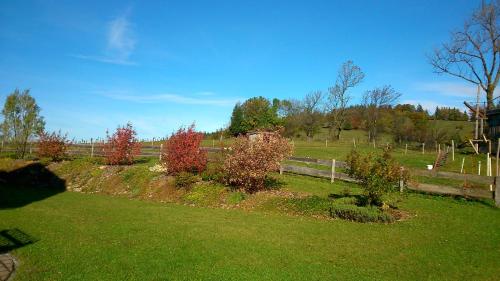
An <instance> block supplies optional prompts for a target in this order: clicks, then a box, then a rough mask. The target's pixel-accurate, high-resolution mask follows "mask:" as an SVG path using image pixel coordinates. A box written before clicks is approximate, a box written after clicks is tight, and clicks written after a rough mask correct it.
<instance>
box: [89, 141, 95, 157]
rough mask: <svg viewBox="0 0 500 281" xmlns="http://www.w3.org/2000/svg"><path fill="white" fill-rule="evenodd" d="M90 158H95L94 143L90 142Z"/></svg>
mask: <svg viewBox="0 0 500 281" xmlns="http://www.w3.org/2000/svg"><path fill="white" fill-rule="evenodd" d="M90 157H94V143H93V142H92V140H90Z"/></svg>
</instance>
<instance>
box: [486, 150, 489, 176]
mask: <svg viewBox="0 0 500 281" xmlns="http://www.w3.org/2000/svg"><path fill="white" fill-rule="evenodd" d="M489 175H490V154H489V153H486V176H489Z"/></svg>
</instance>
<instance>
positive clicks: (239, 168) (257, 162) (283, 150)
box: [223, 132, 292, 192]
mask: <svg viewBox="0 0 500 281" xmlns="http://www.w3.org/2000/svg"><path fill="white" fill-rule="evenodd" d="M291 153H292V146H291V144H289V142H288V141H287V140H286V139H285V138H283V137H282V136H281V135H280V134H279V133H277V132H276V133H266V134H264V133H263V134H262V135H257V137H255V138H252V139H250V138H248V137H243V136H241V137H238V138H236V140H235V141H234V142H233V144H232V145H231V148H230V153H229V155H228V156H227V157H226V159H225V161H224V167H223V170H224V173H225V175H226V182H227V183H228V184H230V185H234V186H237V187H240V188H243V189H244V190H245V191H247V192H255V191H258V190H262V189H264V188H265V187H266V185H265V181H266V177H267V176H268V174H269V172H271V171H277V170H278V169H279V167H280V162H281V161H283V160H284V159H285V158H286V157H288V156H290V155H291Z"/></svg>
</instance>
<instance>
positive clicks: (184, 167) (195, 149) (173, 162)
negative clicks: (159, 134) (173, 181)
mask: <svg viewBox="0 0 500 281" xmlns="http://www.w3.org/2000/svg"><path fill="white" fill-rule="evenodd" d="M202 140H203V133H200V132H196V131H195V129H194V124H193V125H191V126H190V127H188V128H187V129H185V128H180V129H179V130H177V132H176V133H174V134H172V136H171V137H170V138H169V139H168V140H167V142H166V143H165V146H164V149H163V151H162V161H163V162H164V164H165V166H166V167H168V172H169V173H171V174H174V175H175V174H178V173H181V172H191V173H201V172H202V171H204V170H205V168H206V166H207V152H206V151H204V150H202V149H201V147H200V145H201V141H202Z"/></svg>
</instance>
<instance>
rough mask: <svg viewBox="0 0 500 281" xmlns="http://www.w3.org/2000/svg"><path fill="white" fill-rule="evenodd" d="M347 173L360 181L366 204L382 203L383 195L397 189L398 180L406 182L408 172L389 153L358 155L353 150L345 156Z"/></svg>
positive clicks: (385, 151) (387, 151) (379, 204)
mask: <svg viewBox="0 0 500 281" xmlns="http://www.w3.org/2000/svg"><path fill="white" fill-rule="evenodd" d="M346 162H347V166H348V169H347V173H348V174H349V175H350V176H352V177H354V178H355V179H357V180H359V181H360V184H361V187H362V188H363V191H364V194H365V199H366V204H367V205H378V206H381V205H383V196H384V195H386V194H387V193H390V192H393V191H396V190H397V187H398V184H399V182H400V180H402V181H403V183H404V184H406V183H407V182H408V179H409V174H408V171H407V170H403V169H402V166H400V165H399V164H398V163H397V162H396V161H395V160H394V158H392V156H391V154H390V150H388V149H386V150H384V153H383V154H382V155H373V154H367V155H360V154H359V153H358V152H357V151H356V150H353V151H352V152H351V153H350V154H349V155H348V156H347V161H346Z"/></svg>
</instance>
